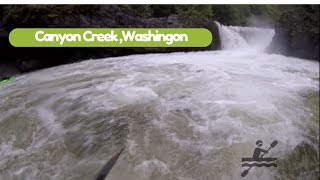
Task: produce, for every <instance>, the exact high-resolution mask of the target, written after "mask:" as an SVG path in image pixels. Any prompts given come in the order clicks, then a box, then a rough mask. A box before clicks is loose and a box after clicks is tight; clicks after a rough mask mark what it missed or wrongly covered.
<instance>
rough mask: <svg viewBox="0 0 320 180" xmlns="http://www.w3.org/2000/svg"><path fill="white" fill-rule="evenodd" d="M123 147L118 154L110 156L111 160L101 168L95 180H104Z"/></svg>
mask: <svg viewBox="0 0 320 180" xmlns="http://www.w3.org/2000/svg"><path fill="white" fill-rule="evenodd" d="M124 148H125V147H123V148H122V149H121V150H120V151H119V152H118V153H116V154H115V155H113V156H112V158H111V159H110V160H109V161H108V162H107V163H106V164H105V165H104V166H103V167H102V169H101V170H100V171H99V174H98V176H97V177H96V180H104V179H105V178H106V177H107V176H108V174H109V172H110V170H111V169H112V167H113V165H114V164H115V163H116V162H117V159H118V158H119V156H120V154H121V153H122V151H123V150H124Z"/></svg>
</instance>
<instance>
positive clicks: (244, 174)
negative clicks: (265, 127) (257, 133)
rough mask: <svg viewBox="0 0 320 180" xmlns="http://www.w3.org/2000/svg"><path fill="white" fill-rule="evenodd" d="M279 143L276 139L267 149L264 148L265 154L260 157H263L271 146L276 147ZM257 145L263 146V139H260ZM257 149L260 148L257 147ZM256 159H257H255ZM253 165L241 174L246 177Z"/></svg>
mask: <svg viewBox="0 0 320 180" xmlns="http://www.w3.org/2000/svg"><path fill="white" fill-rule="evenodd" d="M258 144H259V145H258ZM277 144H278V141H276V140H275V141H273V142H272V143H271V145H270V147H269V149H268V150H267V151H265V150H262V152H263V154H262V155H261V156H260V157H259V158H260V159H261V158H262V157H263V156H264V155H265V154H266V153H268V151H269V150H270V149H271V148H274V147H275V146H276V145H277ZM257 145H258V146H261V145H262V141H260V140H259V141H257ZM257 149H258V148H257ZM254 156H255V155H254ZM258 156H259V155H258ZM243 159H248V158H243ZM255 160H256V159H255ZM252 167H253V166H250V167H249V168H248V169H246V170H244V171H243V172H242V173H241V176H242V177H245V176H246V175H247V174H248V173H249V171H250V169H251V168H252Z"/></svg>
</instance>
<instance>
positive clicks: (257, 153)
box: [241, 140, 278, 177]
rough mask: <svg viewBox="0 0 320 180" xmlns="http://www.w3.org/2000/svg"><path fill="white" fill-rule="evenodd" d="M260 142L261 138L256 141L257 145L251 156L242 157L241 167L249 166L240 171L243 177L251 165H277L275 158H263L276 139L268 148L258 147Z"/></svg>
mask: <svg viewBox="0 0 320 180" xmlns="http://www.w3.org/2000/svg"><path fill="white" fill-rule="evenodd" d="M262 144H263V142H262V141H261V140H258V141H257V142H256V145H257V147H256V148H255V149H254V152H253V155H252V158H242V167H249V168H248V169H246V170H244V171H243V172H242V173H241V176H242V177H245V176H246V175H247V174H248V173H249V171H250V169H251V168H252V167H277V164H276V163H275V160H277V158H263V156H264V155H265V154H267V153H268V152H269V150H270V149H271V148H274V147H276V146H277V144H278V141H276V140H275V141H273V142H272V143H271V145H270V147H269V149H268V150H264V149H262V148H260V147H261V146H262Z"/></svg>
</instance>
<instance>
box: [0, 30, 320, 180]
mask: <svg viewBox="0 0 320 180" xmlns="http://www.w3.org/2000/svg"><path fill="white" fill-rule="evenodd" d="M221 36H222V37H221V38H222V40H223V47H224V48H225V50H222V51H212V52H194V53H173V54H150V55H134V56H127V57H119V58H108V59H103V60H88V61H84V62H81V63H75V64H70V65H64V66H58V67H54V68H50V69H45V70H41V71H37V72H33V73H30V74H25V75H22V76H19V77H18V78H17V80H16V81H15V82H13V83H9V84H5V85H2V86H0V114H1V116H0V179H17V180H20V179H32V180H33V179H59V180H60V179H72V180H73V179H93V178H94V177H95V175H96V174H97V172H98V171H99V170H100V168H101V167H102V166H103V164H104V163H105V162H106V161H107V160H108V159H109V158H110V156H111V155H112V154H114V153H115V152H117V151H118V150H119V149H121V148H122V147H123V146H126V148H125V150H124V152H123V154H122V155H121V157H120V158H119V160H118V162H117V163H116V165H115V167H114V168H113V169H112V171H111V173H110V174H109V176H108V178H109V179H119V180H127V179H130V180H140V179H168V180H191V179H226V180H228V179H241V178H242V177H241V176H240V174H241V172H242V171H243V170H245V168H242V167H241V158H242V157H250V156H252V153H253V150H254V148H255V142H256V140H258V139H261V140H262V141H263V142H264V144H263V146H262V148H264V149H267V148H268V147H269V146H270V143H271V142H272V141H273V140H277V141H278V142H279V143H278V145H277V146H276V147H275V148H273V149H271V150H270V151H269V153H268V154H267V155H266V156H265V157H277V158H278V160H277V163H278V167H277V168H275V167H271V168H266V167H260V168H257V167H254V168H252V169H251V170H250V172H249V174H248V175H247V176H246V179H257V178H259V179H293V178H296V179H299V178H300V179H318V176H319V170H318V166H319V92H318V91H319V63H318V62H314V61H308V60H303V59H297V58H290V57H285V56H282V55H275V54H265V53H263V52H262V49H263V47H266V46H267V45H268V43H269V42H270V41H271V38H272V36H273V30H266V29H264V30H263V29H253V28H240V27H226V26H222V27H221Z"/></svg>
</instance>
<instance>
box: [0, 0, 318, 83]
mask: <svg viewBox="0 0 320 180" xmlns="http://www.w3.org/2000/svg"><path fill="white" fill-rule="evenodd" d="M214 21H217V22H219V23H221V24H224V25H232V26H255V27H263V28H273V27H274V28H275V36H274V38H273V41H272V43H271V44H270V46H269V47H268V48H267V51H268V52H270V53H279V54H284V55H286V56H294V57H299V58H304V59H313V60H319V6H317V5H308V6H307V5H306V6H295V5H23V6H22V5H5V6H0V40H1V42H4V43H1V45H0V50H1V52H2V53H1V55H0V56H1V57H0V59H1V60H0V79H1V77H4V76H12V75H14V74H19V73H24V72H30V71H34V70H37V69H42V68H47V67H52V66H56V65H60V64H68V63H72V62H76V61H81V60H85V59H99V58H107V57H116V56H123V55H130V54H145V53H169V52H190V51H203V50H220V49H221V42H220V41H221V40H220V36H219V27H217V24H216V23H214ZM29 27H38V28H41V27H49V28H50V27H65V28H68V27H70V28H72V27H79V28H81V27H104V28H117V27H123V28H139V27H146V28H181V27H186V28H199V27H200V28H207V29H208V30H210V31H211V33H212V36H213V37H214V39H213V41H214V42H213V43H212V45H210V46H209V47H207V48H42V49H41V51H39V49H38V48H13V47H12V46H11V45H10V44H9V41H8V34H9V32H10V31H11V30H12V29H14V28H29Z"/></svg>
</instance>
